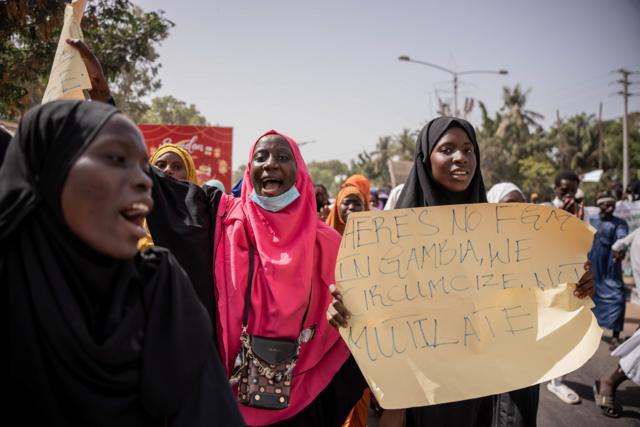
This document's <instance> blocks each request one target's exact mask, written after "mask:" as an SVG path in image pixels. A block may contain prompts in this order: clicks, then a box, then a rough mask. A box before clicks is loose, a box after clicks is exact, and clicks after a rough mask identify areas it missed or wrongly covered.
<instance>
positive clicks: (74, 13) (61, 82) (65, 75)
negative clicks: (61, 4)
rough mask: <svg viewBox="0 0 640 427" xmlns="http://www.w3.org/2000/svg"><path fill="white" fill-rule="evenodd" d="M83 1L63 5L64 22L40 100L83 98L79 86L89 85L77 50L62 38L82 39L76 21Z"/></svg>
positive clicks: (89, 86)
mask: <svg viewBox="0 0 640 427" xmlns="http://www.w3.org/2000/svg"><path fill="white" fill-rule="evenodd" d="M86 3H87V2H86V0H73V1H72V2H71V3H70V4H67V6H66V7H65V10H64V24H63V26H62V32H61V33H60V39H59V40H58V48H57V49H56V56H55V57H54V59H53V66H52V67H51V73H50V74H49V82H48V83H47V89H46V90H45V92H44V96H43V97H42V103H43V104H44V103H46V102H49V101H54V100H56V99H85V97H84V92H83V90H84V89H87V90H88V89H91V81H90V80H89V73H88V72H87V67H86V66H85V65H84V62H83V61H82V56H80V52H78V50H77V49H76V48H74V47H73V46H70V45H69V44H67V42H66V40H67V39H80V40H83V36H82V30H81V29H80V21H81V20H82V14H83V13H84V8H85V5H86Z"/></svg>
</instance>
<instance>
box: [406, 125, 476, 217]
mask: <svg viewBox="0 0 640 427" xmlns="http://www.w3.org/2000/svg"><path fill="white" fill-rule="evenodd" d="M447 131H449V132H448V133H449V134H452V133H454V134H456V135H455V137H451V138H450V139H451V141H450V142H447V141H441V140H442V139H443V138H444V137H445V133H447ZM465 137H466V140H465ZM457 140H460V142H461V144H460V147H459V148H460V149H461V150H460V153H458V154H459V157H458V158H453V157H451V158H449V159H448V161H447V160H444V161H445V164H444V166H445V167H448V168H449V173H450V175H451V176H450V177H447V176H443V175H441V174H438V172H440V171H439V170H436V169H437V166H438V165H436V164H434V160H435V159H433V158H432V154H434V150H435V149H436V147H437V146H438V144H440V147H439V148H440V149H441V150H446V146H447V145H452V144H453V145H454V146H455V144H454V142H458V141H457ZM453 148H454V147H451V149H452V150H453ZM435 154H440V153H438V152H437V150H436V153H435ZM443 154H444V156H443V157H445V158H446V157H448V156H446V154H445V153H443ZM452 154H455V153H453V152H452ZM469 154H471V155H469ZM471 163H473V165H472V164H471ZM471 166H473V167H471ZM434 172H435V174H436V177H434ZM452 180H453V181H454V182H459V183H460V184H459V185H458V186H457V187H455V186H452V185H454V182H452ZM465 184H466V185H465ZM455 190H459V191H455ZM486 201H487V192H486V191H485V189H484V182H483V181H482V174H481V173H480V154H479V149H478V142H477V140H476V133H475V131H474V129H473V126H471V124H470V123H469V122H468V121H466V120H463V119H458V118H455V117H438V118H436V119H433V120H431V121H430V122H429V123H428V124H427V125H426V126H425V127H424V128H423V129H422V130H421V131H420V134H419V135H418V139H417V141H416V154H415V160H414V162H413V167H412V168H411V172H409V176H408V177H407V181H406V182H405V185H404V188H403V189H402V193H401V194H400V197H399V198H398V203H397V204H396V208H397V209H399V208H415V207H423V206H440V205H456V204H462V203H485V202H486Z"/></svg>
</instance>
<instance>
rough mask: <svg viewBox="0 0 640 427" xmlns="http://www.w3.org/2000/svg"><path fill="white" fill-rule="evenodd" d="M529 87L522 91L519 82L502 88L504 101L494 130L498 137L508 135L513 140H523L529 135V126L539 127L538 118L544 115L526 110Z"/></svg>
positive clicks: (540, 118)
mask: <svg viewBox="0 0 640 427" xmlns="http://www.w3.org/2000/svg"><path fill="white" fill-rule="evenodd" d="M529 92H531V89H527V90H526V91H524V92H523V91H522V89H521V88H520V84H517V85H516V86H515V87H514V88H513V89H510V88H509V87H507V86H505V87H503V88H502V101H503V102H504V105H503V107H502V108H501V109H500V111H502V119H501V121H500V126H498V129H497V131H496V135H497V136H499V137H500V138H504V137H507V136H509V137H510V139H513V140H514V142H516V143H518V142H524V141H526V139H527V137H528V136H529V135H530V129H529V128H530V127H532V128H534V129H540V128H541V126H540V124H539V123H538V120H542V119H543V118H544V116H543V115H542V114H540V113H536V112H535V111H531V110H526V109H525V105H526V104H527V95H529Z"/></svg>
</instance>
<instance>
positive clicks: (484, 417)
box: [396, 117, 493, 427]
mask: <svg viewBox="0 0 640 427" xmlns="http://www.w3.org/2000/svg"><path fill="white" fill-rule="evenodd" d="M486 201H487V193H486V191H485V188H484V182H483V180H482V174H481V172H480V152H479V149H478V142H477V140H476V133H475V131H474V129H473V126H471V124H470V123H469V122H467V121H466V120H463V119H458V118H454V117H438V118H436V119H434V120H431V121H430V122H429V123H428V124H427V125H426V126H425V127H424V128H423V129H422V131H421V132H420V134H419V136H418V140H417V143H416V156H415V160H414V164H413V168H412V169H411V172H410V173H409V177H408V178H407V181H406V183H405V185H404V188H403V190H402V193H401V194H400V197H399V199H398V204H397V205H396V208H414V207H423V206H440V205H456V204H463V203H485V202H486ZM492 399H493V398H492V397H491V396H488V397H482V398H478V399H469V400H463V401H460V402H451V403H445V404H441V405H431V406H424V407H421V408H412V409H408V410H407V414H406V417H407V423H406V425H407V427H411V426H426V425H438V426H483V425H487V426H488V425H491V418H492V411H493V406H492Z"/></svg>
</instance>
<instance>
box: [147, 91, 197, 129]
mask: <svg viewBox="0 0 640 427" xmlns="http://www.w3.org/2000/svg"><path fill="white" fill-rule="evenodd" d="M140 122H141V123H164V124H172V125H193V126H207V125H208V124H209V123H208V122H207V119H206V118H205V117H204V116H203V115H202V114H201V113H200V111H198V109H197V108H196V106H195V105H194V104H187V103H186V102H184V101H180V100H179V99H176V98H174V97H173V96H160V97H156V98H153V99H152V100H151V106H150V108H149V110H147V112H146V113H144V115H143V116H142V117H141V118H140Z"/></svg>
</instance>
